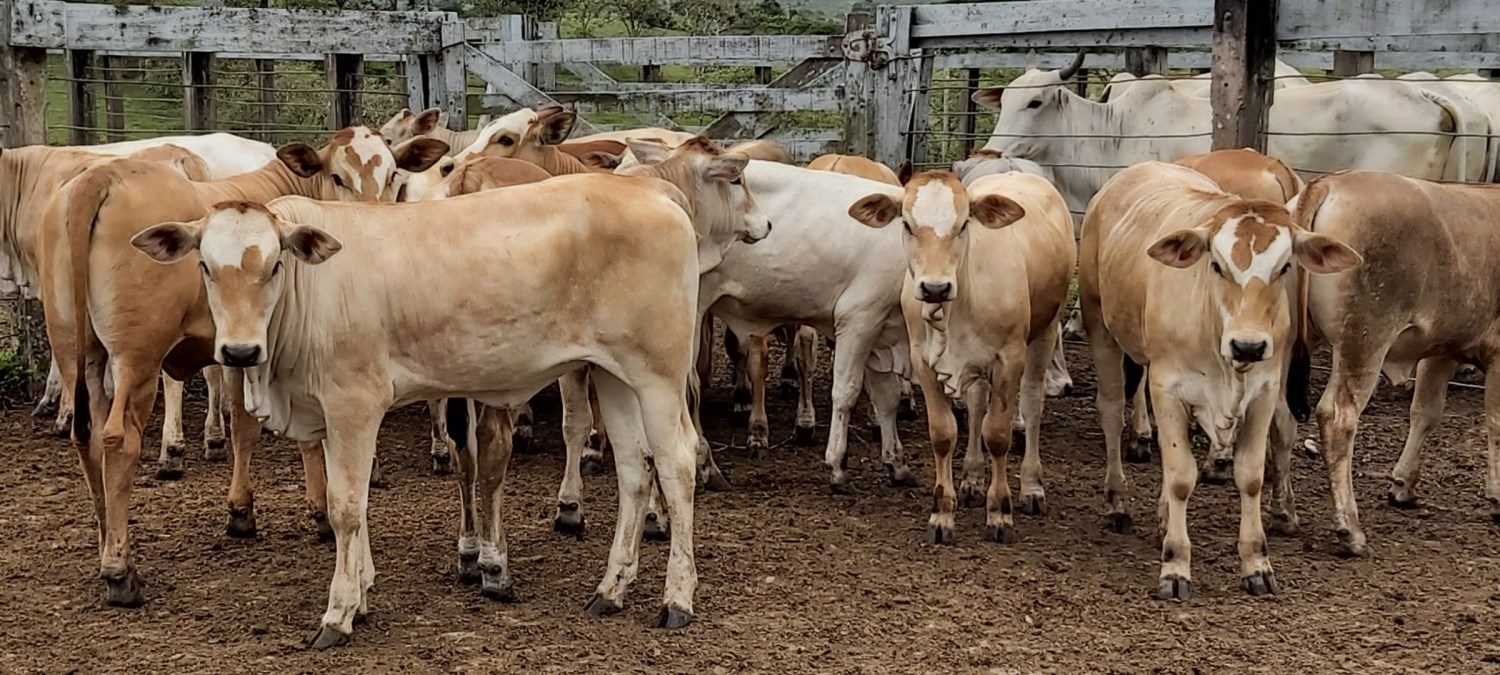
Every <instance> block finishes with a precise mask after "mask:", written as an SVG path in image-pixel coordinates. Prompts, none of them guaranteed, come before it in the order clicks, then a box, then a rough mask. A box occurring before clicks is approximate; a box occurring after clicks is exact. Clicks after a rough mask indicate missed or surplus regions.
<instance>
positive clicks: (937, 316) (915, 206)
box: [849, 171, 1078, 544]
mask: <svg viewBox="0 0 1500 675" xmlns="http://www.w3.org/2000/svg"><path fill="white" fill-rule="evenodd" d="M849 215H851V216H853V217H854V218H855V219H856V220H859V221H860V222H862V223H864V224H866V225H869V226H870V227H887V226H890V225H891V224H893V223H895V222H898V221H899V222H900V223H901V225H902V227H903V228H904V229H905V231H906V236H904V237H903V240H904V242H905V245H906V257H907V274H906V282H905V285H904V287H903V289H902V292H901V311H902V314H903V315H904V317H905V319H906V332H907V335H908V336H909V337H910V344H911V361H912V366H913V368H914V369H915V370H916V375H917V381H918V383H920V384H921V385H922V397H923V399H924V400H925V401H926V403H927V428H928V433H929V434H930V435H931V438H932V453H933V458H934V466H935V467H936V471H937V476H936V483H935V484H934V486H933V493H932V515H931V517H930V518H929V520H928V534H929V537H930V539H931V541H932V542H933V543H941V544H952V543H953V540H954V511H955V510H956V508H957V506H958V499H957V497H958V495H957V493H956V492H955V491H954V489H953V463H952V462H953V460H952V457H953V454H952V453H953V446H954V443H955V441H956V440H957V438H958V426H957V422H956V421H955V419H954V416H953V408H952V401H953V400H954V399H958V398H961V397H963V398H966V399H967V400H968V409H969V445H968V451H967V453H966V454H965V456H964V479H963V483H962V486H963V489H964V491H965V492H973V493H981V492H982V493H984V504H985V538H986V539H989V540H991V541H999V542H1005V543H1009V542H1013V541H1015V539H1016V532H1015V523H1014V520H1013V518H1014V516H1013V515H1012V511H1013V507H1012V500H1011V492H1010V484H1009V474H1008V473H1007V470H1006V458H1007V456H1008V455H1009V454H1010V446H1011V428H1012V424H1013V422H1014V418H1015V414H1016V408H1017V406H1016V403H1017V401H1018V400H1019V402H1020V408H1021V409H1022V410H1023V411H1024V414H1025V417H1026V455H1025V458H1024V459H1023V460H1022V462H1021V507H1020V508H1021V510H1022V511H1023V512H1025V513H1030V514H1034V515H1041V514H1042V513H1043V512H1044V511H1045V506H1044V503H1045V502H1044V499H1045V496H1044V492H1043V490H1042V482H1041V467H1042V465H1041V455H1040V444H1041V422H1042V403H1043V401H1044V400H1045V399H1046V392H1045V391H1043V389H1042V383H1043V378H1044V376H1045V374H1046V371H1047V364H1048V362H1050V361H1051V359H1052V350H1053V348H1054V346H1055V345H1056V344H1057V316H1058V313H1059V312H1060V311H1061V310H1062V308H1063V304H1064V303H1065V302H1067V299H1068V281H1069V280H1070V279H1071V278H1072V276H1073V264H1074V262H1075V260H1076V259H1077V253H1078V251H1077V244H1076V243H1075V242H1074V241H1073V216H1072V215H1071V214H1069V213H1068V206H1067V204H1066V203H1065V202H1064V201H1063V198H1062V195H1061V194H1060V193H1058V191H1057V189H1056V188H1054V187H1052V184H1051V183H1048V182H1047V180H1046V179H1044V178H1041V177H1038V176H1031V175H1027V174H1021V173H1011V174H1003V175H996V176H989V177H986V178H983V179H981V180H979V181H978V182H975V183H974V184H973V185H970V186H969V187H968V188H967V189H965V187H964V185H963V183H961V182H959V179H958V177H957V176H955V175H953V174H952V173H949V172H946V171H942V172H927V173H919V174H917V175H915V176H913V177H912V179H911V180H910V181H908V182H907V183H906V192H905V194H904V195H902V196H901V198H900V199H897V198H896V197H892V196H890V195H886V194H879V193H878V194H873V195H870V196H869V197H866V198H864V199H861V200H859V201H857V202H855V203H854V205H853V206H851V207H850V208H849ZM981 437H982V438H983V447H984V448H987V449H988V450H989V452H990V456H991V457H992V458H993V460H994V461H993V465H992V467H993V468H992V471H991V473H990V477H989V481H988V482H989V487H988V489H987V490H985V489H983V488H981V485H983V481H982V479H981V477H980V474H981V473H982V472H983V471H984V457H983V455H982V454H981V441H980V438H981Z"/></svg>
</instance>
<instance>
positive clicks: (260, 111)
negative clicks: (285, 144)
mask: <svg viewBox="0 0 1500 675" xmlns="http://www.w3.org/2000/svg"><path fill="white" fill-rule="evenodd" d="M255 72H256V83H257V84H258V85H259V86H260V91H259V92H257V94H259V95H258V96H257V97H256V98H257V99H258V101H259V104H258V105H256V107H255V116H256V119H257V120H259V121H260V123H261V125H262V128H269V127H270V126H271V125H272V123H273V122H274V121H275V120H276V62H275V61H272V60H269V59H256V60H255ZM259 138H260V140H262V141H265V142H267V143H270V142H271V141H272V140H273V139H274V138H275V135H274V134H273V133H272V132H269V131H263V132H261V133H260V134H259Z"/></svg>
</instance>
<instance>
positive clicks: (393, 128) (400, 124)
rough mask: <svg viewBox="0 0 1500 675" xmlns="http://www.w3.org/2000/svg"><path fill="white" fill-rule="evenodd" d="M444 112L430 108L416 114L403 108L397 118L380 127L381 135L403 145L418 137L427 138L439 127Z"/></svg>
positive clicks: (409, 109)
mask: <svg viewBox="0 0 1500 675" xmlns="http://www.w3.org/2000/svg"><path fill="white" fill-rule="evenodd" d="M442 114H443V111H441V110H439V109H437V108H428V109H426V110H423V111H422V112H419V113H414V112H412V111H411V108H402V109H401V112H398V113H396V116H395V117H392V118H390V119H389V120H386V123H385V124H382V125H380V135H381V136H384V137H385V138H386V139H387V140H389V141H390V142H392V143H402V142H404V141H409V140H411V139H413V138H416V137H418V136H426V135H428V134H430V133H432V131H433V130H434V129H436V128H438V127H439V126H441V124H440V120H441V119H442Z"/></svg>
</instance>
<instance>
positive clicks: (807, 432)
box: [792, 425, 817, 445]
mask: <svg viewBox="0 0 1500 675" xmlns="http://www.w3.org/2000/svg"><path fill="white" fill-rule="evenodd" d="M816 433H817V428H816V427H811V426H807V427H804V426H801V425H798V426H795V427H792V440H793V441H794V442H795V443H796V444H797V445H812V444H813V443H814V442H815V439H814V438H813V435H814V434H816Z"/></svg>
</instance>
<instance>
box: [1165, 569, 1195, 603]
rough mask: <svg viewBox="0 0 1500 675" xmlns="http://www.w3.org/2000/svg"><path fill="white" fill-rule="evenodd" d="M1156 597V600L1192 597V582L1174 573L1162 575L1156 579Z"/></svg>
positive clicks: (1183, 599)
mask: <svg viewBox="0 0 1500 675" xmlns="http://www.w3.org/2000/svg"><path fill="white" fill-rule="evenodd" d="M1156 597H1157V599H1158V600H1176V601H1178V602H1182V601H1185V600H1187V599H1188V598H1191V597H1193V582H1192V581H1190V580H1188V579H1184V578H1182V577H1180V576H1177V575H1176V574H1169V575H1167V576H1164V577H1162V578H1160V579H1158V580H1157V581H1156Z"/></svg>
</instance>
